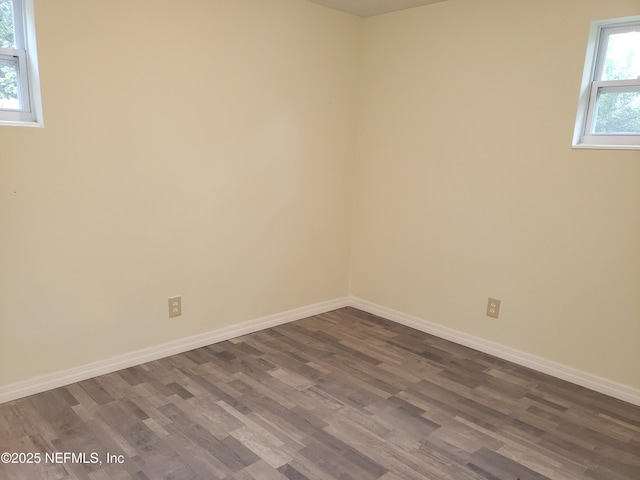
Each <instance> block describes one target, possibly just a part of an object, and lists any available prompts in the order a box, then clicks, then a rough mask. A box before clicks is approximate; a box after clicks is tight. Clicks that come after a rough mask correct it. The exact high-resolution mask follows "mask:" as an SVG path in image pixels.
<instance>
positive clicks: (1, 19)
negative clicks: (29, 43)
mask: <svg viewBox="0 0 640 480" xmlns="http://www.w3.org/2000/svg"><path fill="white" fill-rule="evenodd" d="M15 37H16V36H15V27H14V23H13V1H12V0H0V48H16V38H15Z"/></svg>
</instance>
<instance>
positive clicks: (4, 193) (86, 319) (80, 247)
mask: <svg viewBox="0 0 640 480" xmlns="http://www.w3.org/2000/svg"><path fill="white" fill-rule="evenodd" d="M35 7H36V18H37V35H38V50H39V57H40V69H41V82H42V95H43V109H44V120H45V128H44V129H36V128H16V127H0V386H2V385H7V384H11V383H12V382H17V381H20V380H26V379H30V378H32V377H35V376H38V375H42V374H47V373H50V372H55V371H59V370H64V369H68V368H71V367H77V366H82V365H85V364H88V363H90V362H95V361H98V360H102V359H108V358H111V357H114V356H117V355H121V354H125V353H128V352H132V351H136V350H139V349H143V348H146V347H151V346H154V345H158V344H160V343H163V342H169V341H172V340H176V339H180V338H183V337H186V336H189V335H194V334H198V333H201V332H207V331H211V330H215V329H219V328H221V327H225V326H229V325H233V324H236V323H238V322H241V321H244V320H251V319H256V318H261V317H263V316H267V315H271V314H275V313H279V312H283V311H287V310H289V309H294V308H297V307H302V306H307V305H311V304H314V303H317V302H322V301H326V300H330V299H335V298H338V297H344V296H345V295H347V293H348V267H349V260H348V255H349V236H350V222H351V203H352V199H351V191H352V183H353V182H352V173H353V172H352V170H353V159H354V155H355V138H356V134H355V127H356V114H357V109H356V101H357V86H358V67H359V63H358V59H359V55H360V39H361V35H360V34H361V27H362V20H361V19H359V18H356V17H353V16H349V15H346V14H343V13H339V12H335V11H332V10H329V9H326V8H322V7H319V6H318V5H315V4H312V3H308V2H303V1H300V0H269V1H268V2H267V1H264V0H243V1H242V2H238V1H235V0H188V1H183V2H175V1H171V2H170V1H168V0H136V1H135V2H130V1H125V0H109V1H91V2H87V1H85V0H56V1H55V2H51V1H49V0H36V2H35ZM174 295H182V300H183V315H182V317H179V318H177V319H171V320H169V319H168V318H167V317H168V308H167V298H168V297H170V296H174Z"/></svg>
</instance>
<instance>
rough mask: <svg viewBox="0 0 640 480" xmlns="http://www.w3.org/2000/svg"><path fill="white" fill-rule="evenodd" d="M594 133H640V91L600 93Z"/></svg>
mask: <svg viewBox="0 0 640 480" xmlns="http://www.w3.org/2000/svg"><path fill="white" fill-rule="evenodd" d="M592 133H593V134H596V135H606V134H611V135H614V134H635V135H638V134H640V91H633V92H628V91H627V92H602V93H600V94H599V95H598V99H597V105H596V115H595V118H594V125H593V132H592Z"/></svg>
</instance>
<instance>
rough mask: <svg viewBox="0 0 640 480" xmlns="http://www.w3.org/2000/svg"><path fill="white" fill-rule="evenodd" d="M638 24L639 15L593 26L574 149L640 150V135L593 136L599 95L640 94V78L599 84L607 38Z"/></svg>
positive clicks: (633, 27)
mask: <svg viewBox="0 0 640 480" xmlns="http://www.w3.org/2000/svg"><path fill="white" fill-rule="evenodd" d="M638 24H640V15H639V16H633V17H625V18H614V19H610V20H601V21H597V22H593V23H592V24H591V31H590V34H589V43H588V44H587V55H586V59H585V62H584V73H583V77H582V86H581V90H580V101H579V104H578V115H577V119H576V126H575V130H574V135H573V147H574V148H599V149H632V150H635V149H640V135H634V134H623V135H613V134H606V135H595V134H593V133H592V124H593V119H594V118H595V114H596V112H595V110H596V105H597V100H598V95H600V94H601V93H607V92H614V91H617V92H621V91H622V92H631V91H640V78H638V79H634V80H608V81H607V80H599V79H600V78H601V74H602V69H603V68H604V57H605V55H606V47H607V37H608V36H609V35H611V34H615V33H624V32H629V31H633V30H637V26H638Z"/></svg>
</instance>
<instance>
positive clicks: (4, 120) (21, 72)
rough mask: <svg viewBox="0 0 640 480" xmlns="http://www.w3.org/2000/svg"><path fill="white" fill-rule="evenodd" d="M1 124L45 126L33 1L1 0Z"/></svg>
mask: <svg viewBox="0 0 640 480" xmlns="http://www.w3.org/2000/svg"><path fill="white" fill-rule="evenodd" d="M0 125H25V126H42V108H41V106H40V84H39V80H38V59H37V52H36V42H35V24H34V13H33V0H0Z"/></svg>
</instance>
